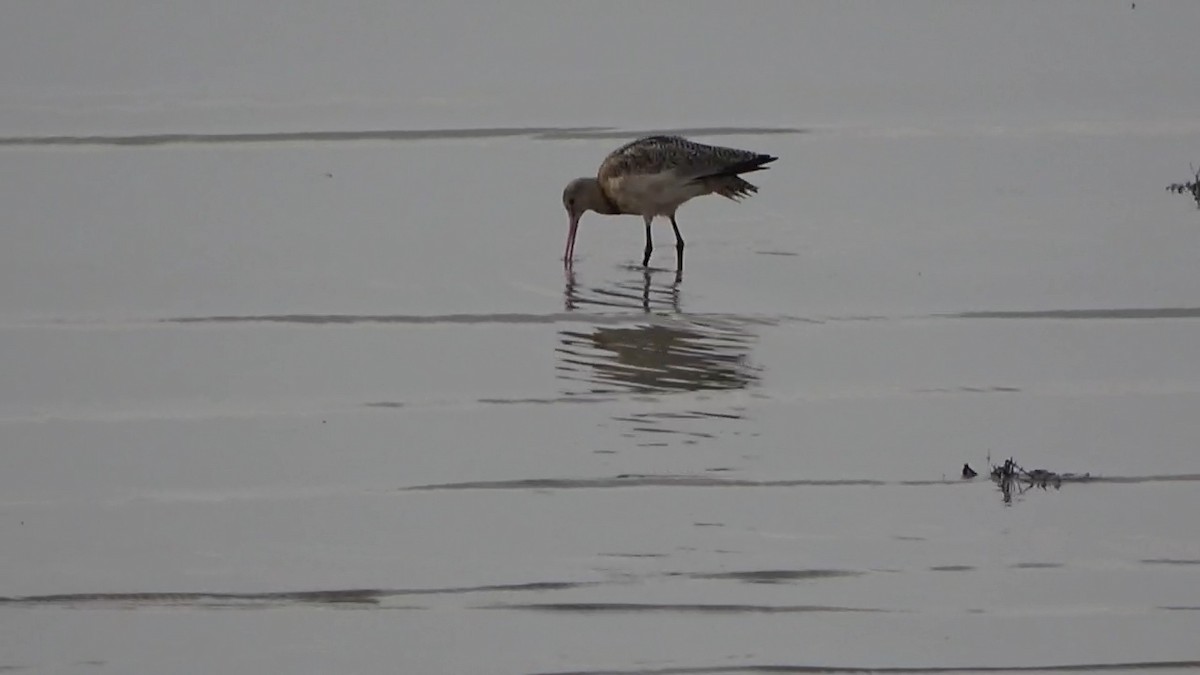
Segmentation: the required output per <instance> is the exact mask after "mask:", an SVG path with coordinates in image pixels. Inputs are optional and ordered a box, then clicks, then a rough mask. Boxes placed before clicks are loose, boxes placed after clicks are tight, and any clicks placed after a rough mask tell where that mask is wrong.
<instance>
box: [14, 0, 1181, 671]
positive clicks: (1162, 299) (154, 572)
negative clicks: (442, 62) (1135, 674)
mask: <svg viewBox="0 0 1200 675" xmlns="http://www.w3.org/2000/svg"><path fill="white" fill-rule="evenodd" d="M1142 4H1143V3H1139V6H1138V8H1137V12H1139V13H1141V12H1143V11H1144V10H1145V8H1143V7H1142V6H1141V5H1142ZM1086 7H1091V5H1087V4H1081V5H1080V6H1079V7H1077V8H1076V9H1079V10H1081V11H1082V10H1083V9H1084V8H1086ZM1177 7H1178V6H1177ZM1184 7H1186V6H1184ZM977 11H981V12H982V11H984V10H977ZM1095 11H1096V14H1095V17H1096V20H1097V21H1107V20H1108V18H1107V17H1108V15H1107V14H1103V13H1101V12H1100V11H1099V10H1095ZM1177 11H1183V10H1178V9H1177ZM1122 16H1124V15H1122ZM1152 17H1154V18H1152V19H1146V21H1155V22H1158V23H1156V24H1155V25H1156V26H1158V28H1157V29H1156V30H1159V31H1168V29H1169V27H1170V25H1171V24H1172V23H1173V22H1172V21H1171V20H1170V19H1169V18H1164V17H1162V16H1155V15H1152ZM943 20H945V19H943ZM959 20H961V21H962V22H963V26H961V27H962V28H963V30H967V31H970V30H977V31H983V30H984V29H983V28H982V27H980V26H976V25H975V19H973V18H970V17H966V18H963V17H960V19H959ZM1043 20H1045V21H1049V22H1050V23H1051V24H1053V21H1052V20H1051V19H1049V18H1046V17H1043ZM946 21H949V20H946ZM1064 21H1065V19H1064ZM951 23H953V21H951ZM770 24H771V21H770V18H769V17H765V18H761V19H760V20H759V22H758V23H756V24H755V25H757V26H759V27H761V28H763V29H764V30H765V29H767V28H768V27H769V26H770ZM1022 25H1024V24H1022ZM1066 25H1067V24H1063V25H1062V26H1060V27H1063V26H1066ZM1072 25H1073V24H1072ZM1024 30H1026V31H1034V28H1032V27H1029V26H1027V27H1026V28H1025V29H1024ZM1064 30H1065V28H1064ZM1130 30H1135V29H1130ZM981 34H982V33H981ZM1167 35H1174V33H1170V32H1169V31H1168V33H1167ZM1135 38H1136V39H1139V40H1144V39H1145V37H1144V36H1143V35H1142V34H1141V33H1137V34H1136V35H1135V36H1134V37H1131V38H1129V39H1130V40H1132V41H1134V42H1136V40H1135ZM1163 41H1164V42H1170V41H1169V40H1167V39H1165V38H1164V40H1163ZM1137 44H1144V43H1142V42H1138V43H1137ZM1068 47H1069V45H1068ZM1068 47H1063V48H1062V49H1063V50H1064V53H1065V56H1063V58H1066V59H1067V63H1068V64H1070V63H1073V62H1072V61H1070V58H1069V57H1070V56H1071V53H1072V52H1071V50H1070V49H1069V48H1068ZM795 49H798V50H799V49H802V48H801V47H795ZM803 49H808V48H807V47H805V48H803ZM1117 53H1118V55H1119V54H1121V53H1122V52H1117ZM536 63H542V62H541V61H536ZM1079 67H1080V68H1083V66H1079ZM542 68H543V70H544V71H545V72H543V75H544V76H548V75H547V73H548V72H550V71H551V70H553V68H552V67H551V66H550V65H543V66H542ZM1097 68H1099V66H1097ZM1085 70H1086V68H1085ZM772 72H773V71H772ZM780 72H782V71H780ZM770 74H771V73H770V72H769V73H767V75H770ZM950 75H953V73H950ZM776 76H778V74H776ZM1112 76H1113V77H1114V78H1115V81H1116V82H1117V85H1113V86H1114V90H1113V91H1109V90H1108V89H1106V88H1105V87H1106V86H1107V85H1105V86H1100V85H1096V86H1097V87H1099V88H1098V90H1097V91H1098V92H1099V93H1098V94H1096V96H1097V97H1098V100H1109V99H1106V98H1105V96H1111V100H1112V101H1113V103H1112V105H1113V106H1114V108H1116V107H1119V106H1120V105H1122V104H1123V103H1122V102H1125V101H1128V100H1130V99H1128V98H1127V97H1124V96H1118V95H1117V94H1118V93H1123V92H1124V93H1127V92H1128V91H1139V92H1142V93H1146V91H1145V90H1144V89H1141V88H1140V87H1143V86H1144V85H1143V84H1142V81H1141V80H1140V79H1138V78H1136V77H1134V76H1133V75H1128V76H1123V75H1122V73H1121V72H1117V73H1116V74H1114V75H1112ZM715 77H717V79H718V81H722V80H721V77H722V75H721V74H720V73H717V74H716V75H715ZM1123 77H1124V79H1122V78H1123ZM1098 81H1099V80H1098ZM1103 81H1104V82H1108V81H1109V80H1103ZM1087 82H1088V81H1086V80H1085V81H1084V83H1083V84H1081V85H1079V86H1083V85H1085V84H1087ZM935 84H936V86H935V85H930V86H932V87H933V89H932V91H934V92H939V91H941V92H949V91H952V90H955V86H956V85H957V82H956V80H954V78H953V77H949V76H947V79H946V80H945V82H941V83H935ZM529 86H533V85H532V84H530V85H529ZM647 86H649V85H647ZM697 86H700V85H697ZM731 86H732V84H731ZM738 86H749V85H738ZM764 86H765V85H764ZM939 87H942V88H939ZM1122 87H1124V88H1122ZM734 88H736V87H734ZM772 91H774V89H772ZM823 91H826V93H828V92H829V91H830V90H829V89H825V90H823ZM834 91H836V89H835V90H834ZM1154 91H1157V90H1154ZM1163 91H1166V89H1165V88H1164V90H1163ZM1170 91H1172V92H1174V91H1177V90H1174V89H1172V90H1170ZM1178 91H1183V90H1182V89H1181V90H1178ZM1068 93H1071V92H1068ZM682 95H683V97H684V98H689V96H692V94H688V93H686V92H684V93H683V94H682ZM771 95H772V96H775V97H785V96H789V95H795V96H799V92H794V93H793V94H786V93H773V94H771ZM1072 95H1078V96H1080V97H1082V94H1078V93H1076V94H1072ZM1185 95H1190V94H1186V92H1185V93H1183V94H1179V96H1185ZM846 96H847V97H850V98H847V101H848V102H847V103H846V105H847V107H848V108H853V107H854V106H852V105H851V103H850V102H849V101H851V99H852V97H851V94H850V93H847V94H846ZM895 96H896V98H895V99H894V100H893V103H894V105H895V107H894V108H893V109H890V110H877V111H875V112H874V113H873V117H860V118H857V119H855V121H854V122H852V123H847V122H838V121H837V120H835V116H833V115H830V114H828V112H827V111H825V110H822V109H815V110H814V111H813V112H812V114H811V117H806V116H804V115H796V114H791V113H785V112H781V111H775V112H774V113H772V114H770V115H766V114H765V113H762V114H757V115H739V111H738V106H736V105H733V104H732V103H731V101H729V100H724V99H720V100H714V101H713V102H712V103H711V105H710V106H709V107H707V108H705V107H704V106H703V105H692V106H691V107H689V108H687V109H686V111H681V112H679V114H677V115H666V114H661V113H660V112H658V111H659V109H658V108H655V107H654V105H657V104H651V105H650V107H649V108H648V109H647V111H646V112H644V113H637V114H632V116H631V117H630V116H628V115H630V113H625V114H626V115H627V116H626V117H624V118H622V117H620V115H610V117H616V118H618V120H619V121H616V122H606V123H600V122H597V120H596V119H594V118H593V117H590V116H588V115H584V114H581V113H579V112H578V111H575V110H566V109H563V108H562V107H559V108H554V109H552V110H551V112H549V113H546V114H544V115H533V114H531V113H532V111H529V110H526V115H525V118H526V119H527V121H528V120H535V123H521V124H514V123H513V120H514V119H516V118H519V117H520V116H518V115H514V114H511V113H512V112H513V110H518V111H519V110H520V106H519V105H517V104H515V103H512V102H511V101H509V102H506V103H502V104H494V105H493V104H488V105H492V107H488V106H483V107H479V108H476V107H471V106H470V105H467V104H466V103H461V104H455V103H453V102H452V103H448V104H446V105H447V106H448V110H450V111H451V112H449V113H447V116H449V117H451V118H452V119H451V120H450V121H453V122H455V124H454V125H447V124H438V123H437V122H438V121H439V119H440V118H438V117H435V116H431V117H428V118H421V119H420V120H419V121H421V123H420V124H414V125H412V126H411V127H408V126H404V125H397V124H391V125H388V124H384V123H382V122H381V121H380V119H378V118H372V119H371V120H369V121H364V118H366V117H370V116H372V115H376V116H377V115H379V111H378V110H377V109H375V108H373V107H371V106H368V105H366V104H360V109H358V113H357V114H358V115H359V116H360V117H357V118H354V119H355V120H356V121H357V122H359V123H358V124H356V125H340V124H327V125H319V124H307V125H300V124H288V125H277V126H274V127H273V126H272V125H271V124H270V121H269V119H268V118H267V117H260V118H257V121H258V123H257V125H247V124H239V125H230V127H221V126H220V125H215V126H214V125H211V124H209V125H207V126H206V125H205V124H201V123H198V122H197V120H205V119H207V118H206V117H205V116H204V115H202V114H201V113H202V112H203V109H199V112H197V109H192V108H188V107H187V106H182V108H181V111H174V112H172V113H171V114H170V115H168V117H171V116H173V117H171V119H170V120H168V121H173V122H176V123H177V124H174V125H167V124H152V123H149V122H145V121H144V120H142V121H137V123H134V122H128V121H127V120H126V118H125V117H122V116H120V115H118V114H117V113H115V112H113V111H111V110H108V109H107V108H105V109H104V110H105V111H106V112H105V114H111V115H112V119H111V120H110V119H109V118H107V117H104V116H103V115H101V116H100V117H98V118H97V119H100V120H101V121H100V122H96V123H94V124H92V125H90V126H89V125H88V124H76V125H73V126H72V125H69V124H63V123H61V122H62V120H59V122H60V123H58V124H57V126H54V128H43V127H44V126H48V125H49V123H46V124H45V125H39V124H34V123H32V122H27V123H25V125H24V126H22V127H20V128H17V126H20V125H16V124H15V123H12V124H13V126H11V127H9V128H5V129H3V130H0V131H3V133H0V166H3V167H4V171H5V174H4V181H3V183H2V184H0V194H2V195H3V203H4V204H5V216H4V217H5V220H6V227H5V234H4V235H3V237H4V238H3V246H2V247H0V368H2V369H3V370H2V377H0V445H2V447H0V570H2V571H0V626H2V627H3V630H0V670H9V671H13V672H30V673H43V672H44V673H72V672H79V673H106V672H112V673H125V672H173V673H212V672H263V673H272V672H279V673H285V672H287V673H294V672H342V673H382V672H397V671H399V672H414V673H415V672H454V673H520V674H533V673H547V674H548V673H573V674H577V675H585V674H587V675H599V674H601V673H622V674H625V673H664V674H665V673H753V672H846V671H850V670H856V669H877V670H880V671H882V672H971V671H995V670H1014V671H1022V670H1024V671H1035V672H1056V671H1065V670H1093V669H1094V670H1106V671H1139V670H1154V671H1160V672H1166V671H1173V670H1192V669H1196V668H1198V667H1200V653H1197V651H1196V648H1195V637H1194V636H1195V635H1196V634H1197V631H1198V630H1200V591H1198V590H1196V589H1200V583H1197V582H1200V521H1197V519H1196V518H1195V514H1196V513H1197V512H1198V511H1200V490H1198V489H1197V488H1198V487H1200V456H1198V450H1197V448H1198V447H1200V445H1198V443H1200V416H1197V415H1196V411H1197V410H1198V409H1200V340H1197V331H1198V330H1200V273H1198V272H1197V267H1196V264H1195V261H1196V260H1197V258H1198V255H1200V220H1198V217H1197V214H1196V212H1195V210H1194V208H1193V207H1192V206H1191V205H1190V204H1188V203H1186V200H1182V199H1179V198H1175V197H1174V196H1173V195H1164V193H1163V190H1162V186H1163V185H1164V184H1166V183H1168V182H1170V180H1172V179H1173V178H1174V177H1176V176H1177V175H1178V174H1179V170H1180V167H1181V166H1183V167H1186V166H1187V161H1188V160H1192V161H1196V160H1197V159H1198V158H1197V157H1196V156H1187V155H1185V154H1183V151H1181V148H1183V149H1187V148H1193V149H1194V148H1196V147H1200V126H1197V125H1195V124H1194V121H1189V120H1194V117H1192V118H1189V117H1188V116H1187V115H1183V114H1174V113H1177V112H1179V111H1180V110H1185V111H1186V110H1188V109H1190V108H1189V106H1191V105H1192V104H1193V103H1194V101H1191V100H1190V99H1186V98H1183V99H1173V98H1171V96H1170V95H1167V94H1163V96H1164V98H1165V99H1166V103H1165V104H1164V105H1163V107H1162V108H1161V110H1162V112H1161V114H1159V113H1157V112H1156V113H1154V114H1152V113H1151V112H1147V111H1145V110H1137V109H1135V110H1132V111H1126V112H1127V113H1128V114H1125V115H1123V116H1122V115H1107V116H1106V115H1097V114H1089V113H1085V112H1081V111H1080V110H1075V109H1067V110H1061V109H1058V108H1055V107H1054V106H1052V105H1049V104H1047V105H1046V107H1045V108H1042V109H1033V112H1030V110H1031V109H1032V108H1027V107H1024V106H1021V105H1017V103H1019V101H1016V102H1013V103H1012V105H1013V107H1012V108H1007V109H1006V108H1000V109H998V110H988V111H987V115H990V116H991V117H989V118H988V120H987V121H986V122H981V121H979V120H980V119H982V118H983V117H985V115H984V114H983V113H980V114H979V115H976V116H974V117H972V116H971V115H959V116H954V117H941V118H932V117H929V116H924V115H919V114H913V113H912V111H911V110H910V109H909V108H906V107H905V106H906V105H907V104H908V103H909V102H910V101H909V99H907V98H905V97H904V96H901V95H899V94H895ZM905 96H907V94H906V95H905ZM947 96H949V94H947ZM1083 98H1086V97H1083ZM689 100H690V99H689ZM772 100H776V99H772ZM1081 100H1082V99H1081ZM1087 100H1092V99H1087ZM693 103H695V101H693ZM1026 103H1029V105H1030V106H1032V102H1030V101H1026ZM827 104H828V103H827ZM1167 104H1170V105H1167ZM506 105H509V106H517V107H516V108H513V109H511V110H510V109H509V108H506V107H505V106H506ZM559 105H560V106H564V105H568V104H567V103H560V104H559ZM1172 106H1173V107H1172ZM102 107H103V106H102ZM383 109H386V106H384V107H383ZM314 110H316V112H313V111H314ZM284 113H289V114H292V115H295V116H297V117H296V119H307V117H306V116H316V117H321V116H322V115H323V116H325V118H324V119H326V120H329V119H333V120H342V119H343V118H341V117H338V116H336V115H334V114H333V113H331V112H329V110H327V109H325V108H321V107H319V106H312V105H309V106H298V107H284ZM130 114H134V113H130ZM189 115H195V117H189ZM746 117H750V118H752V119H753V120H765V121H764V123H761V124H758V123H755V124H748V123H742V120H744V119H745V118H746ZM67 119H68V120H69V119H70V118H69V115H68V116H67ZM139 119H140V118H139ZM547 120H548V121H547ZM664 120H665V121H666V122H664ZM714 120H715V122H714ZM135 121H136V120H135ZM292 121H293V122H294V121H295V120H294V119H293V120H292ZM368 122H374V123H368ZM460 122H461V123H460ZM735 123H736V124H735ZM139 125H141V126H139ZM344 126H350V127H352V128H355V129H366V131H345V132H343V131H329V130H330V129H338V128H342V127H344ZM235 127H236V128H235ZM181 129H184V130H186V131H181ZM297 129H301V130H300V131H297ZM304 129H307V131H305V130H304ZM650 130H654V131H680V132H682V133H686V134H687V135H689V136H693V137H696V138H698V139H701V140H705V141H708V142H715V143H721V144H728V145H734V146H738V147H745V148H748V149H754V150H761V151H768V152H771V153H772V154H775V155H778V156H780V157H781V159H780V161H779V162H778V163H777V164H776V165H775V166H774V167H773V168H772V170H771V171H768V172H764V173H761V174H758V175H757V176H756V178H755V180H754V181H753V182H755V183H756V184H757V185H759V186H760V188H761V193H760V194H758V195H756V196H755V197H753V198H752V199H751V200H749V201H747V202H746V203H744V204H740V205H735V204H732V203H730V202H725V201H721V200H719V199H717V198H706V199H703V200H698V201H696V202H694V203H692V204H689V205H688V206H686V207H684V208H683V209H681V212H680V224H681V227H682V229H683V232H684V236H685V237H686V238H687V242H688V249H687V255H688V258H687V262H688V268H687V271H686V273H685V274H684V277H683V279H682V281H676V279H675V274H674V269H673V266H672V263H673V261H674V252H673V250H671V247H670V246H669V245H667V243H668V242H669V241H670V240H671V234H670V228H669V227H667V226H660V227H659V229H658V230H657V231H656V234H657V236H658V237H659V241H660V242H661V243H662V244H663V245H662V246H661V249H660V250H659V251H657V255H656V256H655V259H654V260H653V262H652V265H655V267H652V269H650V270H642V269H641V268H640V267H638V266H637V263H638V262H639V260H640V256H641V244H642V241H641V231H640V230H641V228H640V223H639V221H638V220H637V219H636V218H619V219H614V218H603V217H600V216H596V215H595V214H589V215H588V216H586V217H585V218H584V221H583V224H582V227H581V231H580V240H579V243H578V247H577V253H578V255H579V258H578V260H577V262H576V263H575V266H574V269H573V271H572V273H569V274H568V273H565V272H564V270H563V266H562V264H561V262H560V261H559V260H558V256H559V255H561V250H562V245H563V242H564V239H565V235H566V215H565V213H563V212H562V209H561V206H560V205H559V204H558V192H559V190H561V187H562V185H563V184H564V183H565V181H566V180H568V179H569V178H572V177H574V176H576V175H583V174H586V173H588V172H589V171H592V170H594V167H595V165H596V164H597V163H598V161H599V159H600V158H601V157H603V155H604V153H606V152H607V151H609V150H610V149H612V148H613V147H615V146H616V145H617V144H619V143H620V142H622V140H623V139H625V138H630V137H634V136H636V135H639V134H641V133H644V132H646V131H650ZM1008 457H1015V458H1016V459H1017V460H1019V461H1020V463H1021V464H1022V465H1023V466H1026V467H1028V468H1046V469H1049V470H1053V471H1056V472H1062V473H1067V472H1071V473H1079V474H1082V473H1088V474H1090V475H1089V480H1087V481H1080V482H1068V483H1064V484H1062V485H1061V486H1059V487H1058V488H1057V489H1055V488H1053V487H1051V488H1049V489H1045V490H1043V489H1038V488H1035V489H1032V490H1029V491H1027V492H1025V493H1023V494H1021V495H1018V496H1017V498H1016V499H1014V500H1013V501H1012V502H1011V503H1008V504H1006V503H1005V502H1004V501H1003V499H1002V495H1001V493H1000V491H999V490H997V488H996V486H995V485H994V484H992V483H991V482H990V481H988V480H987V477H986V469H987V465H988V460H989V458H990V459H991V461H992V462H996V463H999V462H1001V461H1003V460H1004V459H1005V458H1008ZM964 463H970V464H971V465H972V466H973V467H974V468H975V469H977V470H979V473H980V476H979V477H977V478H975V479H973V480H963V479H962V478H961V477H960V469H961V467H962V465H963V464H964Z"/></svg>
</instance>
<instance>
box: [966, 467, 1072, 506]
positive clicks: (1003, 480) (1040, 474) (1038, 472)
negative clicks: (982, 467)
mask: <svg viewBox="0 0 1200 675" xmlns="http://www.w3.org/2000/svg"><path fill="white" fill-rule="evenodd" d="M988 463H989V464H991V460H990V459H989V460H988ZM991 466H992V470H991V477H992V481H993V482H995V483H996V485H997V486H998V487H999V488H1000V493H1001V494H1003V495H1004V503H1005V504H1010V503H1012V500H1013V495H1014V494H1016V495H1018V496H1019V495H1022V494H1024V493H1025V491H1026V490H1029V489H1031V488H1035V487H1036V488H1041V489H1043V490H1045V489H1047V488H1050V487H1053V488H1054V489H1055V490H1057V489H1059V488H1060V487H1062V484H1063V483H1082V482H1086V481H1089V480H1091V478H1092V475H1091V474H1090V473H1085V474H1075V473H1055V472H1053V471H1047V470H1046V469H1034V470H1032V471H1029V470H1027V469H1025V468H1023V467H1022V466H1021V465H1020V464H1017V463H1016V462H1015V461H1014V460H1013V458H1011V457H1009V458H1008V459H1006V460H1004V463H1003V464H999V465H997V464H992V465H991ZM967 468H968V467H967V466H965V465H964V466H963V475H964V476H965V475H966V470H967Z"/></svg>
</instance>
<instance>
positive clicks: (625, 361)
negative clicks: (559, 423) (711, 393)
mask: <svg viewBox="0 0 1200 675" xmlns="http://www.w3.org/2000/svg"><path fill="white" fill-rule="evenodd" d="M750 344H751V337H750V336H749V335H747V334H746V333H745V332H744V331H741V330H739V329H738V328H737V327H734V326H719V325H705V324H702V323H699V322H688V323H686V324H680V325H671V324H657V323H652V324H648V325H640V326H628V327H596V328H594V329H593V330H592V331H591V332H577V331H571V330H563V331H560V333H559V347H558V353H559V366H558V368H559V373H560V375H561V376H562V377H563V378H565V379H568V380H572V381H577V382H585V383H587V385H588V388H587V392H588V393H593V394H594V393H617V392H636V393H665V392H671V391H701V390H719V389H742V388H745V387H746V386H747V385H749V384H750V383H752V382H754V381H755V380H756V379H757V377H758V376H757V373H756V371H755V369H754V368H753V367H752V366H751V365H750V364H749V351H750ZM572 393H583V392H572Z"/></svg>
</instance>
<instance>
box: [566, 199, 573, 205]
mask: <svg viewBox="0 0 1200 675" xmlns="http://www.w3.org/2000/svg"><path fill="white" fill-rule="evenodd" d="M567 206H575V200H574V199H568V200H567Z"/></svg>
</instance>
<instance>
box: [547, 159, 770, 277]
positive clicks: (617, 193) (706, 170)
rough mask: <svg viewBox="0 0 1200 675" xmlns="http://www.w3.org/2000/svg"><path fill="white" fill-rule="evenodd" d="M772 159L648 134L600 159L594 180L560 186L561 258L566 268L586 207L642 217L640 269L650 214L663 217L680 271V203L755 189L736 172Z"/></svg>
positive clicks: (650, 245) (646, 260)
mask: <svg viewBox="0 0 1200 675" xmlns="http://www.w3.org/2000/svg"><path fill="white" fill-rule="evenodd" d="M777 159H779V158H778V157H772V156H771V155H764V154H760V153H757V152H750V151H748V150H738V149H736V148H723V147H720V146H716V145H704V144H703V143H696V142H694V141H689V140H687V139H686V138H680V137H679V136H648V137H646V138H641V139H638V140H636V141H633V142H632V143H627V144H625V145H623V146H621V147H619V148H617V149H616V150H614V151H613V152H612V154H610V155H609V156H608V157H606V158H604V161H603V162H601V164H600V170H599V171H598V172H597V174H596V177H595V178H590V177H584V178H576V179H575V180H573V181H571V182H570V183H568V184H567V187H566V189H564V190H563V206H564V207H566V209H567V215H568V216H570V229H569V230H568V232H567V250H566V252H565V253H564V254H563V262H564V264H565V265H566V266H567V267H570V266H571V264H572V259H573V258H574V255H575V234H576V233H577V232H578V230H579V219H580V218H581V217H582V216H583V214H584V213H586V212H587V211H595V212H596V213H602V214H606V215H621V214H629V215H638V216H641V217H642V220H643V221H645V223H646V249H645V252H644V255H643V256H642V267H648V266H649V265H650V253H651V252H652V251H653V250H654V242H653V240H652V239H651V237H650V222H651V221H652V220H654V217H655V216H666V217H668V218H670V219H671V228H672V229H674V230H675V257H676V262H677V265H678V271H679V272H682V271H683V236H682V235H680V234H679V225H678V224H677V223H676V222H675V211H676V210H677V209H678V208H679V207H680V205H682V204H683V203H684V202H686V201H688V200H689V199H691V198H693V197H699V196H700V195H706V194H718V195H721V196H722V197H727V198H729V199H732V200H734V201H737V200H739V199H742V198H744V197H747V196H749V195H751V194H753V193H755V192H758V188H757V187H755V186H753V185H751V184H750V183H748V182H746V181H745V180H743V179H742V178H741V177H740V176H739V175H738V174H743V173H749V172H751V171H761V170H763V169H767V168H769V167H767V166H765V165H766V164H769V163H771V162H774V161H775V160H777Z"/></svg>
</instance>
